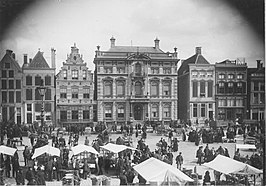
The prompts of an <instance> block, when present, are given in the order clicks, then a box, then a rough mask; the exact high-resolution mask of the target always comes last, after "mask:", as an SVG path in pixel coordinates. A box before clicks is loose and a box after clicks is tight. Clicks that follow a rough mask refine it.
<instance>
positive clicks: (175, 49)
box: [174, 47, 177, 59]
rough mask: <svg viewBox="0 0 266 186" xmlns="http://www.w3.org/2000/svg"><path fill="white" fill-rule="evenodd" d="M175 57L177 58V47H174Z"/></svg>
mask: <svg viewBox="0 0 266 186" xmlns="http://www.w3.org/2000/svg"><path fill="white" fill-rule="evenodd" d="M174 58H175V59H177V48H176V47H175V48H174Z"/></svg>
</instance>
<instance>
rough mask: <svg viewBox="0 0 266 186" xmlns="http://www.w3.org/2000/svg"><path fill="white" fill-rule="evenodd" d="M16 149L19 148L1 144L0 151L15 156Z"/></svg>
mask: <svg viewBox="0 0 266 186" xmlns="http://www.w3.org/2000/svg"><path fill="white" fill-rule="evenodd" d="M16 151H17V149H15V148H11V147H8V146H5V145H1V146H0V153H2V154H6V155H9V156H14V154H15V152H16Z"/></svg>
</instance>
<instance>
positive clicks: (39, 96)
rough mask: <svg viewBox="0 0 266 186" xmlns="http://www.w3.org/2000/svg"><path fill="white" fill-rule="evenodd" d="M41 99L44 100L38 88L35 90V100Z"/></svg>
mask: <svg viewBox="0 0 266 186" xmlns="http://www.w3.org/2000/svg"><path fill="white" fill-rule="evenodd" d="M41 99H42V97H41V95H40V93H39V90H38V89H37V88H36V89H35V100H41Z"/></svg>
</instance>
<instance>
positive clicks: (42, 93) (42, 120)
mask: <svg viewBox="0 0 266 186" xmlns="http://www.w3.org/2000/svg"><path fill="white" fill-rule="evenodd" d="M37 90H38V91H39V94H40V96H41V99H42V108H41V130H42V129H43V125H44V100H43V97H44V95H45V92H46V87H44V86H43V80H42V79H41V85H40V86H39V87H37Z"/></svg>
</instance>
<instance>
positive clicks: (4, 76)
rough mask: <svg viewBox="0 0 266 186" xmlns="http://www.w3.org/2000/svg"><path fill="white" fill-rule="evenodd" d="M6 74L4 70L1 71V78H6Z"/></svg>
mask: <svg viewBox="0 0 266 186" xmlns="http://www.w3.org/2000/svg"><path fill="white" fill-rule="evenodd" d="M6 77H7V74H6V70H2V78H6Z"/></svg>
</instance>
